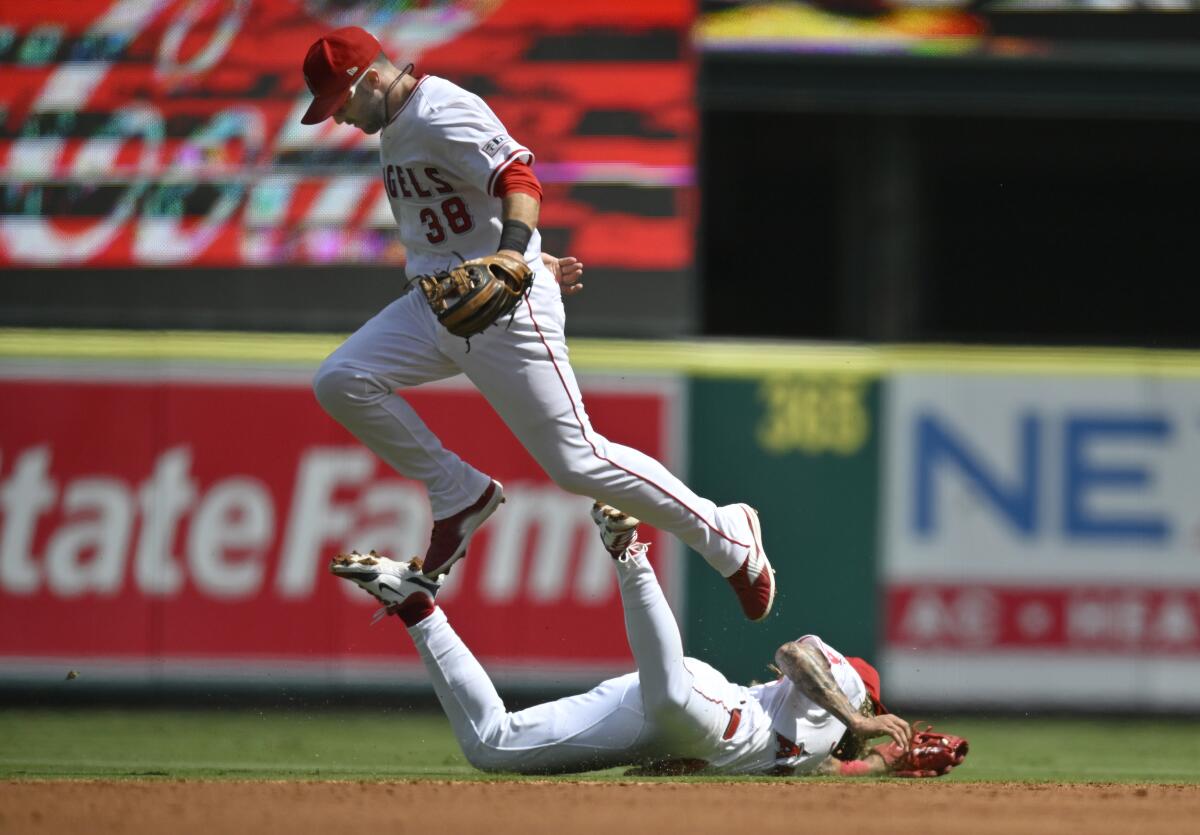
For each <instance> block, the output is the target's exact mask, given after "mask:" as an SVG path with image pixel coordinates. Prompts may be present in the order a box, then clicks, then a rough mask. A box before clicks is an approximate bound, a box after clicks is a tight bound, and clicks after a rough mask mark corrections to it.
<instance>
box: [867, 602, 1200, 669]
mask: <svg viewBox="0 0 1200 835" xmlns="http://www.w3.org/2000/svg"><path fill="white" fill-rule="evenodd" d="M887 640H888V643H889V644H891V645H893V646H897V647H904V648H905V649H906V650H932V651H989V652H1005V651H1009V652H1011V651H1054V652H1083V653H1102V654H1110V655H1115V654H1127V653H1132V654H1140V653H1153V654H1158V655H1163V654H1166V655H1175V654H1179V655H1193V656H1194V655H1197V654H1200V589H1196V588H1154V587H1139V586H1071V587H1067V588H1047V587H1023V588H1022V587H1008V586H987V585H970V586H948V585H937V586H928V585H919V586H907V585H905V586H891V587H889V588H888V591H887Z"/></svg>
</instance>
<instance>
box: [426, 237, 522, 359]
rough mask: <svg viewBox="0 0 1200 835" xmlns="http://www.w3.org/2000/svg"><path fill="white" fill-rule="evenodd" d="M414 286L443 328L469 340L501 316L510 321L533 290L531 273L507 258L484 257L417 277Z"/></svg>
mask: <svg viewBox="0 0 1200 835" xmlns="http://www.w3.org/2000/svg"><path fill="white" fill-rule="evenodd" d="M417 284H418V286H419V287H420V288H421V292H423V293H424V294H425V298H426V300H427V301H428V302H429V307H430V308H432V310H433V312H434V314H435V315H436V316H437V318H438V321H439V322H441V323H442V325H443V327H445V328H446V330H448V331H450V333H452V334H454V335H455V336H461V337H463V338H465V339H468V340H469V339H470V338H471V337H472V336H475V335H476V334H477V333H480V332H482V331H484V330H485V329H487V328H489V327H491V326H492V325H493V324H495V322H496V321H497V320H498V319H500V318H501V317H503V316H506V315H507V316H508V317H509V320H510V321H511V320H512V317H513V315H514V314H515V313H516V307H517V304H518V303H519V302H520V301H521V300H522V299H523V298H525V297H526V296H527V295H529V291H530V289H531V288H532V287H533V270H531V269H529V265H528V264H526V263H525V262H524V261H518V260H517V259H516V258H513V257H511V256H508V255H499V254H496V255H487V256H484V257H483V258H475V259H473V260H471V261H464V262H463V263H462V264H459V265H458V266H457V267H455V268H454V269H452V270H446V271H444V272H438V273H434V274H433V275H422V276H417Z"/></svg>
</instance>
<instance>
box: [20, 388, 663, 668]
mask: <svg viewBox="0 0 1200 835" xmlns="http://www.w3.org/2000/svg"><path fill="white" fill-rule="evenodd" d="M95 373H96V372H95V370H94V369H87V368H86V367H85V368H77V369H67V370H63V369H57V370H56V372H55V373H53V374H51V373H47V374H45V375H42V376H40V377H39V376H28V375H26V376H22V375H12V374H11V372H10V373H9V374H6V376H7V377H8V378H7V379H0V402H3V403H4V408H3V409H2V410H0V513H2V514H3V515H2V516H0V522H2V527H0V682H2V681H4V680H5V679H8V680H15V679H21V680H28V679H30V678H31V677H32V678H38V677H39V676H44V675H50V674H51V673H52V672H53V673H56V674H57V677H58V678H61V677H62V675H63V673H65V671H66V670H67V669H74V670H78V671H80V673H81V674H83V675H91V676H93V677H97V678H99V679H101V680H111V679H119V680H126V681H135V682H136V681H143V680H187V679H189V678H193V677H196V676H204V677H205V678H207V679H208V680H213V679H214V677H215V678H220V677H221V676H231V677H238V678H247V677H249V678H250V679H255V678H262V679H264V680H265V679H272V680H276V681H278V680H299V681H305V682H325V683H329V682H332V681H340V682H344V683H348V684H353V683H355V682H357V681H364V682H372V683H379V682H385V683H386V682H392V681H397V682H399V681H404V680H406V679H407V680H411V681H423V680H424V679H423V676H422V675H421V669H420V665H419V661H418V660H417V657H416V654H415V652H414V651H413V648H412V645H411V642H410V641H409V639H408V637H407V636H406V635H405V634H404V632H403V628H402V626H401V625H400V624H399V622H398V621H395V620H394V619H386V620H385V621H384V622H382V623H380V624H378V625H376V626H373V627H372V626H369V622H370V619H371V615H372V613H373V612H374V609H375V607H376V604H375V603H374V601H373V600H372V599H371V598H370V597H369V596H368V595H366V594H365V593H363V592H362V591H361V590H358V589H357V588H355V587H353V586H352V585H351V584H349V583H346V582H344V581H340V580H336V579H334V578H333V577H332V576H330V575H329V574H328V573H327V571H326V566H327V564H328V562H329V558H330V557H331V556H332V555H333V554H335V553H336V552H338V551H341V550H349V549H351V548H357V549H359V550H360V551H366V550H369V549H372V548H373V549H377V550H378V551H379V552H381V553H384V554H388V555H392V556H397V557H401V558H407V557H410V556H414V555H418V554H423V553H424V550H425V547H426V545H427V543H428V540H429V529H430V524H431V521H430V513H429V505H428V502H427V500H426V496H425V490H424V487H423V485H421V484H419V483H414V482H411V481H408V480H405V479H403V478H401V477H400V476H399V475H397V474H396V473H395V472H393V471H391V470H390V469H388V468H387V467H386V466H385V465H384V464H382V462H380V461H378V460H377V459H376V458H375V456H374V455H373V454H372V453H371V452H369V451H368V450H367V449H366V448H364V447H362V446H361V445H359V444H358V443H357V442H356V441H355V440H354V438H352V437H351V436H350V435H349V434H348V433H346V432H345V430H343V429H342V428H341V427H340V426H338V425H337V424H336V423H334V421H333V420H332V419H331V418H329V417H327V416H326V415H325V413H324V412H323V411H322V410H321V409H320V407H319V406H318V404H317V403H316V400H315V399H314V397H313V395H312V392H311V390H310V388H309V387H308V385H307V376H308V375H307V374H302V375H300V376H299V377H296V375H294V374H293V375H292V376H291V378H288V377H286V376H282V377H280V378H279V379H275V380H272V379H271V378H270V377H269V376H264V375H263V374H262V373H257V374H255V375H254V376H252V377H245V378H242V377H240V376H239V374H237V373H235V372H232V371H223V372H220V373H219V374H217V373H214V374H213V375H206V374H203V373H202V374H200V375H197V374H196V373H195V372H194V370H193V371H192V372H191V373H189V374H188V375H187V376H183V377H181V376H179V375H173V376H171V377H163V376H156V372H154V371H152V370H145V369H136V368H131V369H128V370H127V373H126V372H121V371H119V370H118V371H114V370H113V369H111V368H109V369H108V370H107V371H106V372H105V374H106V378H105V379H96V377H95ZM583 385H584V391H585V396H586V398H587V405H588V411H589V413H590V414H591V416H592V419H593V423H594V425H595V426H596V427H597V429H598V430H600V431H602V432H605V433H606V434H607V435H608V436H609V437H610V438H612V439H613V440H619V441H621V442H623V443H627V444H630V445H632V446H635V447H638V448H640V449H642V450H644V451H646V452H647V453H649V454H651V455H654V456H656V457H659V458H661V459H663V460H664V461H666V462H668V464H669V465H676V464H678V460H677V458H676V455H675V451H674V449H673V447H672V444H671V443H670V439H671V438H673V437H676V436H677V433H676V432H675V422H676V420H677V419H678V409H677V406H678V392H679V390H680V389H679V386H678V384H677V381H673V380H662V379H655V380H651V381H642V382H636V381H633V382H631V381H624V382H622V381H620V380H614V379H607V378H590V379H589V378H585V379H584V380H583ZM406 397H407V398H408V399H409V402H410V403H411V404H412V405H413V407H414V408H415V409H416V410H417V411H418V413H420V414H421V416H422V417H423V418H424V419H425V420H426V422H427V423H428V424H429V425H430V426H431V427H433V428H435V431H437V432H438V433H439V435H440V436H441V437H442V439H443V442H444V443H445V444H446V445H447V446H448V447H450V448H451V449H454V450H456V451H457V452H458V453H459V454H461V455H462V456H463V457H464V458H465V459H466V460H468V461H471V462H472V463H474V464H475V465H476V466H478V467H480V468H481V469H483V470H484V471H486V472H488V473H490V474H491V475H492V476H493V477H495V478H498V479H499V480H501V481H502V482H503V483H504V485H505V491H506V494H507V502H506V503H505V504H504V505H502V506H501V509H500V511H499V512H498V513H497V514H496V515H495V516H494V517H493V518H492V519H491V520H490V521H489V522H488V524H487V525H486V526H485V527H484V528H483V529H481V531H480V532H479V533H478V534H477V535H476V538H475V539H473V540H472V544H471V548H470V551H469V555H468V558H467V560H465V561H464V562H463V563H461V564H460V565H459V566H456V568H455V570H454V572H453V575H452V576H451V578H450V580H449V581H448V583H447V587H446V588H445V589H444V591H443V593H442V595H440V596H439V600H440V602H441V603H442V604H443V607H444V608H445V609H446V611H447V614H448V615H449V616H450V619H451V622H452V623H453V624H454V626H455V627H456V629H457V630H458V631H459V633H460V634H461V635H462V636H463V637H464V639H466V640H467V642H468V644H469V645H470V647H471V648H472V650H474V651H475V653H476V654H477V655H478V656H479V657H480V658H481V660H482V661H483V662H484V663H485V664H487V665H488V666H489V668H490V669H492V670H493V671H494V672H495V673H496V674H497V675H498V676H499V677H500V678H501V679H502V680H506V681H515V682H541V683H555V682H560V683H561V682H566V681H571V680H574V679H576V678H579V679H586V680H593V679H594V678H595V676H596V675H597V674H598V673H606V672H610V671H614V670H627V669H629V668H630V665H631V663H632V662H631V660H630V656H629V652H628V649H627V645H626V639H625V632H624V626H623V620H622V617H621V611H620V601H619V597H618V594H617V587H616V582H615V578H614V575H613V572H612V566H611V561H610V559H609V557H608V555H607V553H606V552H604V550H603V549H602V547H601V546H600V542H599V538H598V536H597V535H596V531H595V528H594V526H593V524H592V523H591V521H590V519H589V516H588V509H589V507H590V500H589V499H587V498H584V497H579V496H573V495H569V494H567V493H564V492H563V491H561V490H559V489H558V488H557V487H556V486H555V485H553V484H552V483H550V482H549V481H548V479H547V478H546V476H545V475H544V474H543V473H542V471H541V470H540V469H539V468H538V466H537V465H536V464H535V463H534V461H533V460H532V459H531V458H530V457H529V456H528V454H527V453H526V452H525V451H524V450H523V449H522V448H521V447H520V445H519V444H518V443H517V442H516V440H515V439H514V438H513V437H512V436H511V435H510V434H509V432H508V430H507V429H506V427H505V426H504V424H503V423H502V422H501V421H500V419H499V418H498V417H497V416H496V414H495V413H494V412H493V411H492V410H491V408H490V407H489V406H488V405H487V403H486V401H484V400H483V398H482V397H481V396H480V395H479V394H478V393H476V392H475V391H474V390H473V389H471V388H469V387H467V386H465V385H459V384H453V383H451V384H439V385H436V386H429V387H422V388H419V389H416V390H413V391H411V392H408V393H407V394H406ZM646 538H648V539H652V540H656V541H657V542H659V543H661V547H659V548H657V549H656V551H655V558H656V562H657V565H658V567H659V570H660V576H661V577H662V578H663V580H664V585H665V586H666V588H667V592H668V595H669V596H674V595H675V592H676V590H677V589H678V588H679V584H678V582H677V578H676V577H675V571H676V566H675V565H674V563H676V562H678V560H677V559H676V558H675V557H676V555H675V553H674V546H673V544H672V542H671V540H670V539H669V538H664V537H660V536H654V535H653V534H649V535H647V537H646Z"/></svg>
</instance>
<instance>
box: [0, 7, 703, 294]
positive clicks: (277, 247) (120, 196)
mask: <svg viewBox="0 0 1200 835" xmlns="http://www.w3.org/2000/svg"><path fill="white" fill-rule="evenodd" d="M692 16H693V8H692V5H691V4H690V3H688V2H682V1H681V0H669V2H668V1H667V0H656V1H655V2H645V3H638V4H634V5H627V4H612V3H608V2H601V0H581V1H580V2H571V3H560V4H554V5H553V6H552V7H551V6H548V5H547V4H544V3H542V2H538V0H508V2H482V1H481V2H443V3H436V2H430V3H401V2H386V1H385V0H376V2H369V1H368V2H356V3H353V4H349V3H342V2H333V0H329V1H328V2H324V1H323V0H310V2H300V0H71V1H70V2H66V0H59V1H58V2H40V3H29V4H16V3H9V4H5V7H4V9H3V10H2V11H0V108H2V112H0V126H2V132H0V172H2V173H3V177H4V189H3V192H2V194H0V264H3V265H19V266H41V267H80V266H84V267H87V266H97V267H128V266H171V265H180V266H237V265H268V264H286V263H355V262H365V263H371V264H381V263H383V264H387V263H392V264H402V263H403V262H404V251H403V247H402V246H401V245H400V243H399V240H398V238H397V236H396V234H395V230H394V221H393V219H392V216H391V211H390V209H389V207H388V204H387V200H386V196H385V191H384V189H385V184H384V183H383V181H382V180H381V178H380V177H379V175H378V164H377V163H378V155H377V150H376V143H377V139H376V138H375V137H366V136H364V135H363V134H361V133H360V132H358V131H357V130H355V129H354V128H350V127H339V126H337V125H335V124H333V123H332V122H327V123H325V124H322V125H318V126H315V127H308V126H304V125H301V124H300V116H301V114H302V113H303V111H304V109H305V107H307V104H308V102H309V100H310V96H309V93H308V91H307V89H306V88H305V85H304V81H303V78H302V76H301V74H300V62H301V59H302V57H303V55H304V52H305V50H306V49H307V48H308V46H309V45H310V44H311V43H312V42H313V41H314V40H315V39H316V38H317V37H319V36H320V35H321V34H323V33H324V32H326V31H328V30H329V29H331V28H333V27H335V26H340V25H345V24H349V23H354V24H359V25H363V26H364V27H366V28H368V29H369V30H370V31H372V32H373V33H374V34H375V35H376V36H377V37H379V39H380V41H381V43H382V44H383V45H384V49H385V50H386V51H387V52H388V53H389V54H390V55H391V56H392V57H393V58H394V59H396V60H397V61H413V62H415V63H416V65H417V72H418V73H430V74H434V75H441V76H444V77H446V78H449V79H451V80H453V81H455V82H457V83H460V84H462V85H463V86H465V87H467V88H468V89H471V90H473V91H474V92H477V93H479V94H480V95H482V96H483V97H484V98H485V99H487V101H488V102H489V104H490V105H491V106H492V108H493V109H494V110H495V111H496V112H497V113H498V115H499V116H500V117H501V119H503V120H504V121H505V123H506V126H507V127H508V129H509V131H510V132H511V133H512V134H513V135H514V136H517V137H519V138H520V139H521V141H522V142H523V143H524V144H526V145H527V146H528V147H530V148H532V149H533V150H534V151H535V153H536V154H537V159H538V164H537V167H536V170H537V173H538V176H539V177H540V178H541V180H542V182H543V184H544V186H545V190H546V202H545V208H544V210H543V213H542V223H541V229H542V232H543V236H544V239H545V241H546V248H547V249H552V250H553V251H555V252H570V253H571V254H574V255H577V256H579V257H581V258H583V259H584V260H585V262H587V263H588V264H589V266H593V267H596V268H606V269H616V270H637V271H648V272H654V271H680V270H686V269H688V268H689V267H690V264H691V260H692V253H691V250H692V246H691V235H692V232H691V227H692V209H691V205H692V201H691V199H690V195H691V186H692V182H693V172H692V165H693V139H694V132H695V113H694V106H693V85H694V82H693V77H694V71H693V65H692V61H691V58H690V55H689V51H688V48H687V39H688V27H689V25H690V22H691V19H692ZM631 240H632V241H634V242H635V243H636V245H630V241H631Z"/></svg>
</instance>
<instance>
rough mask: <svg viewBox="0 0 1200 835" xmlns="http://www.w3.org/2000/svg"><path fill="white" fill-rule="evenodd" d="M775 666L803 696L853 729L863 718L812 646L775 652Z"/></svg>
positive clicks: (795, 644)
mask: <svg viewBox="0 0 1200 835" xmlns="http://www.w3.org/2000/svg"><path fill="white" fill-rule="evenodd" d="M775 663H776V664H777V665H779V669H781V670H783V674H784V675H786V676H787V677H788V678H790V679H791V680H792V682H793V683H794V684H795V685H796V687H798V688H799V689H800V692H801V693H803V694H804V695H805V696H808V697H809V698H810V699H812V700H813V701H814V702H816V703H817V704H818V705H819V706H821V707H823V708H825V709H826V710H828V711H829V712H830V713H832V714H833V715H834V716H836V717H837V718H838V719H840V720H841V722H842V724H843V725H845V726H846V727H848V728H850V729H852V730H853V729H854V727H855V724H856V720H858V719H861V718H862V717H860V716H859V715H858V711H857V710H855V708H854V706H853V705H851V704H850V700H849V699H847V698H846V694H845V693H843V692H842V688H840V687H838V684H837V682H836V681H834V679H833V672H832V671H831V670H830V669H829V660H828V659H827V658H826V657H825V653H823V652H821V650H820V649H818V648H817V647H816V646H814V645H812V644H809V643H801V642H798V641H789V642H788V643H786V644H784V645H783V646H781V647H780V648H779V649H778V650H777V651H776V653H775Z"/></svg>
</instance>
